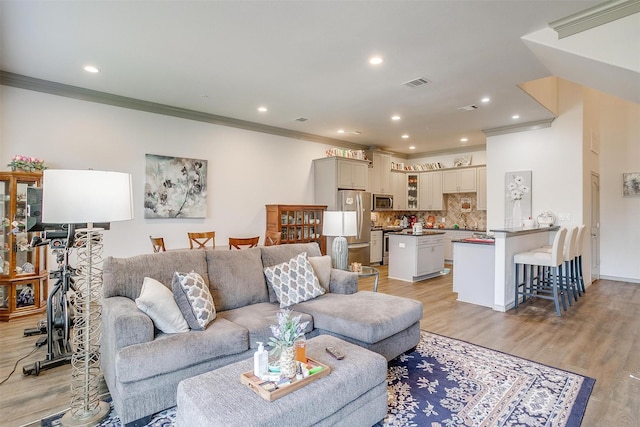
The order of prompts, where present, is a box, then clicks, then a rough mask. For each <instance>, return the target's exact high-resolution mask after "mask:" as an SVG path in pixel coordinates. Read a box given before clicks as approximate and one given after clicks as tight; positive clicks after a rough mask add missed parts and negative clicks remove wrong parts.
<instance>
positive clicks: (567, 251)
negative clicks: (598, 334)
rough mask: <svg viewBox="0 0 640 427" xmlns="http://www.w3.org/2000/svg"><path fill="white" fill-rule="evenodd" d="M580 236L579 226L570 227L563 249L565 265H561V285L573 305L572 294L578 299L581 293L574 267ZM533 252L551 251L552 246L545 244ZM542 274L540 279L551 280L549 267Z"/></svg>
mask: <svg viewBox="0 0 640 427" xmlns="http://www.w3.org/2000/svg"><path fill="white" fill-rule="evenodd" d="M577 237H578V227H573V228H569V229H568V230H567V236H566V237H565V239H564V247H563V250H562V256H563V257H564V265H563V266H561V268H563V267H564V269H563V274H562V278H563V280H562V282H561V283H560V287H561V289H562V292H566V293H567V299H568V300H569V305H573V303H572V301H571V296H572V295H573V299H574V300H575V301H578V295H581V292H580V289H579V285H578V278H577V274H576V270H575V268H574V261H575V258H576V242H577ZM531 252H546V253H551V246H550V245H547V246H543V247H541V248H537V249H533V250H532V251H531ZM542 270H543V272H542V275H541V276H539V277H538V280H543V281H547V282H548V280H549V272H548V268H543V269H542Z"/></svg>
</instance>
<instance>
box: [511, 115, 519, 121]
mask: <svg viewBox="0 0 640 427" xmlns="http://www.w3.org/2000/svg"><path fill="white" fill-rule="evenodd" d="M511 118H512V119H514V120H515V119H519V118H520V116H519V115H517V114H514V115H513V116H511Z"/></svg>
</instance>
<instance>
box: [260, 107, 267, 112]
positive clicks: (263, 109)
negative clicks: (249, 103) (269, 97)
mask: <svg viewBox="0 0 640 427" xmlns="http://www.w3.org/2000/svg"><path fill="white" fill-rule="evenodd" d="M258 111H260V112H261V113H266V112H267V107H258Z"/></svg>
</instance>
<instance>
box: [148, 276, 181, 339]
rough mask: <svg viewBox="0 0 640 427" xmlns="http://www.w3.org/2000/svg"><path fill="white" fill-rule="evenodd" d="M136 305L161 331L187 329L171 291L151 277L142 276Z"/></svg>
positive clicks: (171, 332)
mask: <svg viewBox="0 0 640 427" xmlns="http://www.w3.org/2000/svg"><path fill="white" fill-rule="evenodd" d="M136 305H137V306H138V308H139V309H140V310H141V311H142V312H144V313H146V315H147V316H149V317H150V318H151V320H152V321H153V324H154V325H155V327H156V328H158V329H160V330H161V331H162V332H165V333H168V334H175V333H178V332H187V331H188V330H189V325H188V324H187V321H186V320H184V316H183V315H182V312H181V311H180V308H178V304H176V302H175V300H174V299H173V292H171V290H170V289H169V288H167V287H166V286H165V285H163V284H162V283H160V282H158V281H157V280H155V279H152V278H151V277H145V278H144V282H142V290H141V291H140V296H139V297H138V298H136Z"/></svg>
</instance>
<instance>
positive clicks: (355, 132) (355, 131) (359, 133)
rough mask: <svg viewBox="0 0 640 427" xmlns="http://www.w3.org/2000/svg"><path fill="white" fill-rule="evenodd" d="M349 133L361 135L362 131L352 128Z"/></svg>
mask: <svg viewBox="0 0 640 427" xmlns="http://www.w3.org/2000/svg"><path fill="white" fill-rule="evenodd" d="M349 134H351V135H362V132H360V131H359V130H354V131H353V132H349Z"/></svg>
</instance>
